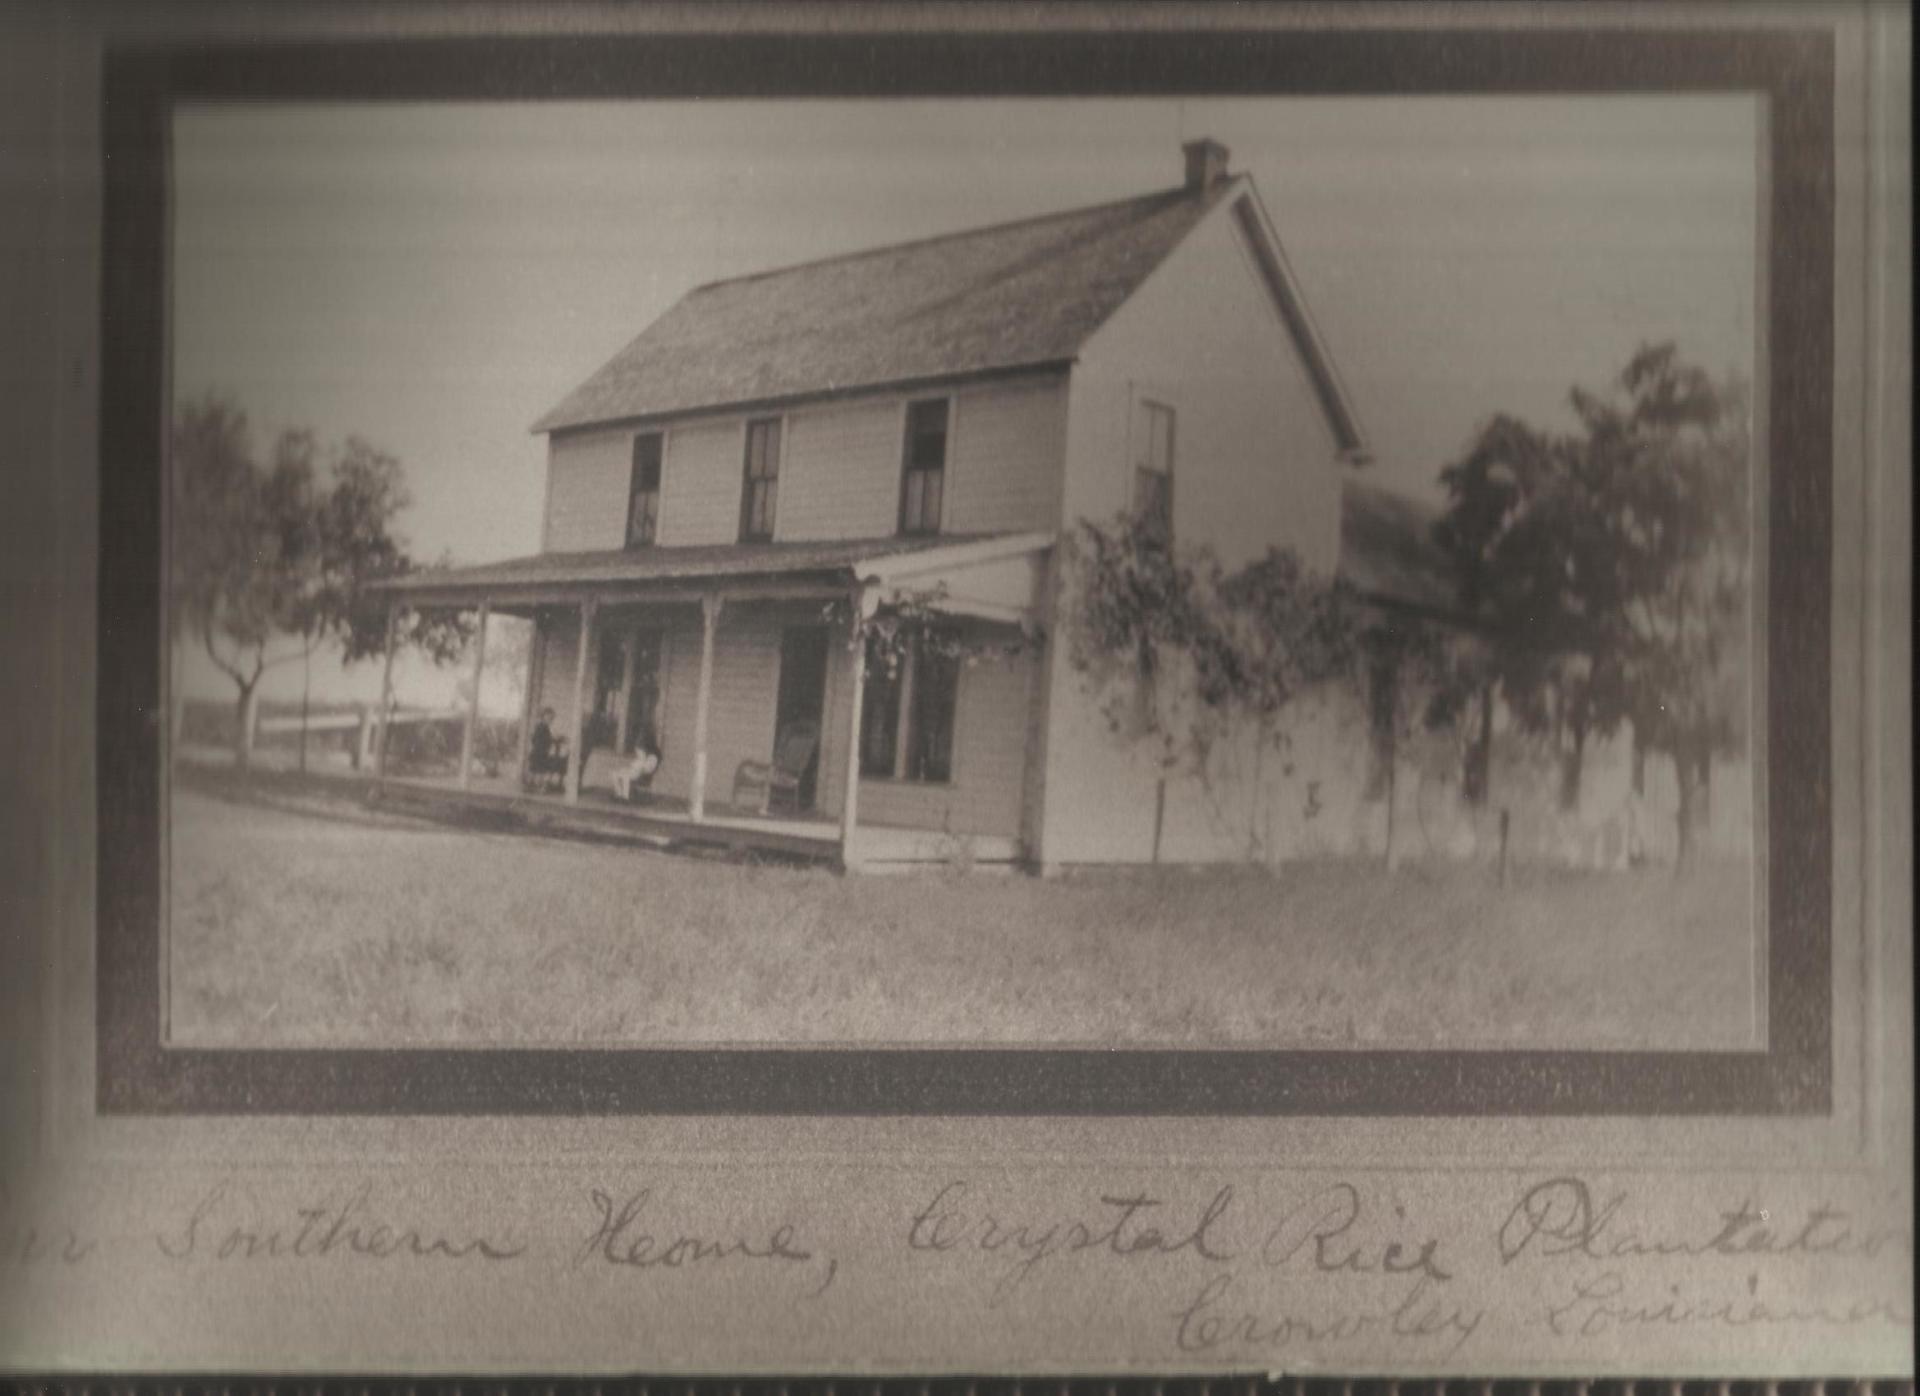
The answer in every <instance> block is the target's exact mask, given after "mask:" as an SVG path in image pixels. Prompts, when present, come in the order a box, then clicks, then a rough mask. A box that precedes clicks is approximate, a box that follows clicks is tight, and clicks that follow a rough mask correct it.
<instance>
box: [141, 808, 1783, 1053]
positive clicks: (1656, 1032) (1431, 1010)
mask: <svg viewBox="0 0 1920 1396" xmlns="http://www.w3.org/2000/svg"><path fill="white" fill-rule="evenodd" d="M302 792H304V793H302ZM172 835H173V844H172V889H171V890H172V913H173V914H172V923H171V939H170V945H169V954H170V956H171V961H170V970H171V982H172V1004H171V1010H172V1033H173V1039H174V1040H175V1041H176V1042H181V1043H191V1044H198V1045H248V1046H286V1045H327V1046H351V1045H362V1046H364V1045H395V1044H400V1043H475V1044H478V1043H506V1042H513V1043H576V1042H583V1041H585V1042H596V1043H601V1042H604V1043H613V1042H624V1043H647V1044H653V1043H716V1042H752V1041H758V1042H776V1043H792V1042H849V1041H858V1042H865V1043H887V1042H900V1043H906V1042H913V1043H951V1042H999V1043H1038V1042H1046V1043H1064V1042H1084V1043H1101V1044H1106V1043H1126V1044H1149V1043H1152V1044H1169V1045H1197V1044H1205V1043H1224V1044H1290V1045H1303V1046H1316V1045H1317V1046H1343V1045H1348V1044H1382V1043H1404V1044H1408V1045H1417V1046H1433V1045H1450V1046H1461V1047H1465V1046H1515V1045H1530V1046H1550V1047H1576V1046H1594V1047H1661V1048H1683V1047H1692V1048H1697V1047H1739V1046H1746V1045H1750V1044H1751V1043H1752V1042H1753V1041H1754V1033H1755V1023H1754V1019H1753V1016H1752V1015H1753V1007H1752V1005H1753V1004H1754V1002H1755V997H1756V988H1755V985H1754V983H1753V965H1754V954H1753V948H1752V939H1751V936H1752V933H1751V930H1750V918H1749V908H1750V894H1749V891H1748V879H1749V869H1748V868H1747V867H1746V866H1745V865H1744V864H1722V865H1709V866H1705V867H1703V868H1701V869H1700V870H1699V871H1698V872H1696V873H1695V874H1693V875H1692V876H1691V877H1690V878H1688V879H1686V880H1683V881H1676V880H1675V879H1674V877H1673V875H1672V873H1671V872H1670V871H1668V870H1665V869H1650V870H1646V871H1642V872H1634V873H1572V872H1549V871H1545V870H1533V869H1521V870H1519V871H1517V872H1516V874H1515V878H1514V881H1513V885H1511V886H1510V887H1508V888H1507V889H1505V890H1502V889H1500V888H1499V887H1497V886H1495V885H1493V882H1492V878H1491V876H1490V875H1489V873H1488V872H1487V870H1486V869H1485V868H1483V867H1465V866H1458V867H1455V866H1449V867H1444V868H1433V869H1426V868H1407V869H1403V870H1402V871H1400V872H1399V873H1397V874H1395V875H1393V876H1388V875H1387V874H1386V873H1385V871H1384V870H1383V869H1382V868H1381V867H1380V866H1379V865H1378V864H1375V863H1359V862H1333V861H1328V862H1316V863H1307V864H1300V865H1295V866H1289V867H1286V868H1283V869H1281V870H1279V871H1278V872H1277V873H1273V874H1269V873H1266V872H1263V871H1259V870H1253V869H1238V868H1229V869H1215V870H1209V871H1205V872H1188V871H1182V870H1174V869H1155V870H1142V871H1138V872H1130V873H1115V874H1103V875H1090V876H1086V877H1082V878H1075V879H1068V880H1063V881H1051V882H1042V881H1039V880H1037V879H1033V878H1028V877H996V876H988V875H975V876H971V877H969V876H964V875H952V874H940V873H929V874H924V875H914V876H901V877H885V878H859V877H854V878H843V877H839V876H837V875H835V874H833V873H831V872H827V871H821V870H810V869H799V868H793V867H787V866H778V865H770V864H762V865H751V864H739V863H724V862H716V861H710V860H705V859H697V858H691V857H685V856H680V855H675V854H665V853H654V852H649V851H645V850H636V849H632V848H625V847H611V846H604V845H595V844H588V843H578V842H566V841H561V840H557V839H547V838H539V837H533V836H529V835H526V834H506V833H484V832H474V831H470V830H462V829H451V828H447V827H443V826H440V825H436V824H431V823H427V822H423V821H419V820H413V819H409V818H405V817H403V816H399V815H393V814H382V813H378V812H375V811H371V810H368V809H367V808H365V807H364V806H362V805H361V804H360V803H359V802H358V800H357V799H356V798H354V797H353V796H352V795H351V794H350V793H348V792H347V791H346V790H344V789H343V790H342V791H340V792H339V793H337V794H328V793H325V792H322V793H314V792H313V787H312V785H311V784H309V785H308V786H305V787H297V788H296V787H291V786H288V787H285V788H282V787H281V786H278V785H276V784H275V783H274V782H273V781H272V780H271V779H268V780H265V781H261V782H259V783H258V784H257V785H255V786H245V787H243V786H240V785H238V784H237V783H236V782H235V781H234V780H233V778H231V777H228V778H226V779H225V780H224V781H222V782H215V783H210V782H207V781H205V780H200V779H194V778H189V777H186V776H183V777H182V778H181V779H179V780H177V781H176V784H175V793H174V798H173V819H172Z"/></svg>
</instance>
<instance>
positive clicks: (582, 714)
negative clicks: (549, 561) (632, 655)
mask: <svg viewBox="0 0 1920 1396" xmlns="http://www.w3.org/2000/svg"><path fill="white" fill-rule="evenodd" d="M594 609H595V607H594V599H593V598H592V597H591V596H589V597H587V598H586V599H584V600H583V601H581V603H580V647H579V650H578V651H577V652H576V653H575V655H574V657H573V723H572V730H571V732H570V733H569V735H568V738H567V803H568V804H570V805H577V804H579V803H580V776H581V768H582V767H584V766H585V765H586V764H587V763H586V760H585V759H584V758H585V756H586V753H585V752H584V751H582V750H581V747H580V741H581V738H583V737H584V736H585V735H586V731H587V648H588V646H589V644H590V643H591V642H592V640H593V612H594Z"/></svg>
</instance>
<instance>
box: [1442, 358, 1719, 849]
mask: <svg viewBox="0 0 1920 1396" xmlns="http://www.w3.org/2000/svg"><path fill="white" fill-rule="evenodd" d="M1746 399H1747V394H1746V390H1745V388H1744V386H1743V385H1741V384H1739V383H1729V384H1725V385H1721V384H1716V383H1715V382H1714V381H1713V379H1712V378H1711V377H1710V376H1709V375H1708V374H1707V373H1706V372H1705V371H1704V370H1702V369H1699V368H1697V367H1694V366H1691V365H1688V364H1686V363H1684V362H1682V361H1681V359H1680V358H1679V356H1678V353H1677V351H1676V350H1675V347H1674V346H1673V345H1672V344H1670V343H1669V344H1661V345H1653V346H1645V347H1642V348H1641V349H1640V350H1639V351H1638V352H1637V353H1636V354H1635V355H1634V356H1633V358H1632V359H1631V361H1630V362H1629V363H1628V364H1627V366H1626V368H1625V369H1624V370H1623V372H1622V373H1621V374H1620V376H1619V378H1618V379H1617V381H1616V382H1615V383H1614V384H1613V385H1611V388H1610V390H1609V391H1607V392H1605V393H1593V392H1589V391H1586V390H1584V389H1580V388H1576V389H1574V391H1573V394H1572V404H1573V408H1574V411H1575V413H1576V415H1577V417H1578V419H1579V422H1580V426H1581V430H1580V431H1579V432H1577V433H1572V434H1567V435H1561V436H1554V435H1549V434H1547V433H1544V432H1541V431H1539V430H1537V429H1535V428H1533V427H1531V426H1529V425H1527V424H1526V423H1524V422H1521V421H1518V420H1517V419H1514V418H1511V417H1506V416H1500V417H1495V418H1493V419H1492V420H1491V421H1489V422H1488V423H1487V424H1486V425H1485V426H1484V427H1483V428H1482V429H1481V431H1480V433H1479V435H1478V436H1477V437H1476V438H1475V440H1474V442H1473V444H1472V445H1471V446H1470V447H1469V449H1468V450H1467V452H1466V453H1465V454H1464V455H1463V456H1462V457H1461V459H1460V460H1458V461H1456V462H1454V463H1452V464H1451V465H1449V466H1448V467H1447V468H1446V469H1445V470H1443V471H1442V472H1441V480H1442V482H1443V483H1444V484H1445V486H1446V488H1447V492H1448V495H1449V507H1448V509H1447V512H1446V514H1445V515H1444V516H1443V518H1442V519H1441V521H1440V523H1439V524H1438V525H1437V526H1436V529H1435V534H1436V538H1437V540H1438V541H1439V542H1440V544H1441V545H1442V546H1443V547H1444V548H1445V549H1446V550H1447V551H1448V553H1449V554H1450V555H1451V556H1452V558H1453V559H1454V563H1455V567H1456V571H1457V575H1458V577H1459V583H1460V595H1461V602H1462V606H1463V608H1464V610H1465V611H1466V613H1467V616H1468V617H1469V619H1470V621H1471V622H1472V624H1473V626H1474V628H1475V630H1476V631H1477V633H1478V634H1479V636H1480V637H1481V641H1482V643H1481V644H1480V645H1479V646H1477V647H1475V649H1473V650H1471V651H1469V656H1470V657H1469V658H1468V660H1467V661H1466V662H1465V663H1464V664H1463V665H1461V666H1460V668H1459V671H1458V673H1457V675H1456V677H1455V678H1454V680H1453V681H1452V683H1451V684H1450V685H1443V686H1442V691H1441V701H1442V703H1447V704H1452V705H1453V707H1454V708H1455V709H1456V710H1458V709H1459V708H1461V707H1463V706H1464V704H1465V702H1466V701H1467V698H1466V696H1465V695H1467V694H1469V693H1477V696H1478V703H1479V715H1480V722H1481V732H1480V737H1479V740H1478V742H1477V743H1476V744H1475V747H1474V749H1473V755H1474V757H1475V758H1476V759H1477V760H1478V761H1479V762H1480V763H1482V766H1481V771H1482V774H1481V777H1480V779H1481V781H1482V782H1484V774H1483V773H1484V762H1485V761H1486V759H1487V753H1488V749H1489V746H1490V740H1491V713H1492V700H1493V694H1494V692H1495V691H1496V689H1497V691H1498V692H1499V694H1500V695H1501V696H1502V697H1503V698H1504V699H1505V700H1506V702H1507V705H1508V708H1509V710H1510V711H1511V712H1512V713H1513V715H1514V717H1515V719H1516V721H1518V723H1519V724H1520V725H1521V726H1522V727H1523V728H1524V729H1525V730H1528V731H1531V732H1534V733H1536V734H1537V733H1543V732H1550V733H1551V734H1552V736H1553V739H1554V743H1555V747H1556V749H1557V750H1558V751H1559V753H1560V756H1561V760H1562V763H1563V764H1562V768H1561V770H1562V778H1561V789H1560V793H1561V802H1562V804H1563V805H1564V806H1566V807H1569V808H1571V807H1573V806H1576V805H1577V804H1578V802H1579V796H1580V774H1581V766H1582V762H1583V759H1584V753H1585V748H1586V744H1587V741H1588V740H1589V738H1590V737H1591V736H1592V735H1594V734H1602V735H1604V734H1608V733H1611V732H1613V731H1615V730H1617V729H1618V728H1619V727H1620V726H1621V725H1622V724H1623V723H1624V724H1630V725H1631V727H1632V730H1633V735H1634V744H1635V753H1636V769H1637V767H1638V758H1639V755H1640V754H1641V753H1642V752H1644V751H1658V752H1664V753H1666V754H1667V755H1669V756H1671V757H1672V758H1673V760H1674V762H1675V765H1676V768H1677V770H1678V772H1679V786H1680V849H1681V862H1682V864H1683V865H1684V864H1685V863H1686V862H1687V861H1688V860H1689V858H1690V855H1691V851H1692V835H1693V831H1694V828H1695V826H1696V825H1697V823H1698V822H1699V818H1700V816H1701V814H1702V813H1703V811H1704V807H1705V801H1706V796H1707V792H1708V790H1709V781H1710V773H1711V770H1712V764H1711V763H1712V758H1713V756H1714V755H1715V754H1719V753H1725V752H1729V751H1733V750H1738V749H1739V748H1740V747H1741V746H1742V745H1743V744H1744V742H1745V729H1744V722H1745V706H1744V702H1743V701H1742V696H1741V694H1740V692H1739V686H1740V680H1741V679H1742V677H1743V675H1744V670H1743V668H1742V666H1741V657H1740V656H1741V646H1742V644H1743V639H1742V633H1741V630H1742V622H1743V618H1744V614H1745V605H1746V596H1747V572H1748V567H1749V558H1748V549H1749V542H1748V531H1747V489H1748V485H1747V474H1748V457H1749V454H1750V442H1749V439H1748V426H1747V405H1746ZM1469 770H1470V775H1471V774H1472V766H1471V764H1470V767H1469ZM1469 787H1470V789H1471V788H1472V781H1471V780H1470V781H1469ZM1479 788H1480V789H1481V790H1484V783H1482V784H1481V785H1480V787H1479Z"/></svg>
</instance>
